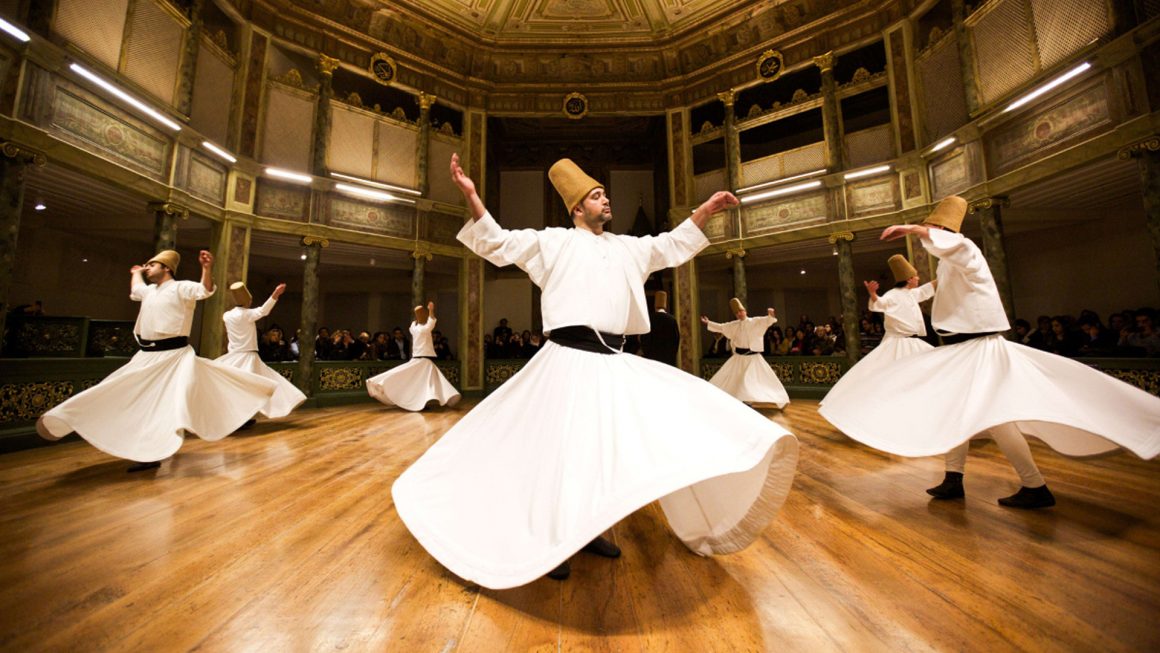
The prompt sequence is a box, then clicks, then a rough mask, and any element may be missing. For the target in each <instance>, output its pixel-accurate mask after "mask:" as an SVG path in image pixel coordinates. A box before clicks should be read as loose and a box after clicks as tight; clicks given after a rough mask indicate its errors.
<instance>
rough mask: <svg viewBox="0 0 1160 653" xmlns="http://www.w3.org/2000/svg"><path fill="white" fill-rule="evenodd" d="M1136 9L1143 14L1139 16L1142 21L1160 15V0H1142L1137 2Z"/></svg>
mask: <svg viewBox="0 0 1160 653" xmlns="http://www.w3.org/2000/svg"><path fill="white" fill-rule="evenodd" d="M1136 11H1137V12H1139V13H1140V14H1141V15H1139V16H1137V18H1138V19H1140V22H1141V23H1142V22H1144V21H1146V20H1148V19H1150V18H1155V17H1157V16H1160V0H1140V1H1139V2H1137V3H1136Z"/></svg>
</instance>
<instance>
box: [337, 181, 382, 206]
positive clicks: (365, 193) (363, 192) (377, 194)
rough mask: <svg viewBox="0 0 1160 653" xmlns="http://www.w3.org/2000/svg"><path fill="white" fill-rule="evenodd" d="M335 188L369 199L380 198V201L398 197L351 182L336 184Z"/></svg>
mask: <svg viewBox="0 0 1160 653" xmlns="http://www.w3.org/2000/svg"><path fill="white" fill-rule="evenodd" d="M334 187H335V189H337V190H339V191H340V192H343V193H346V194H348V195H355V196H358V197H365V198H366V199H369V200H378V201H380V202H390V201H391V200H393V199H397V198H396V197H395V196H394V195H391V194H390V193H384V192H383V191H381V190H371V189H369V188H359V187H358V186H351V185H350V184H335V185H334Z"/></svg>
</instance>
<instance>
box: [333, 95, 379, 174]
mask: <svg viewBox="0 0 1160 653" xmlns="http://www.w3.org/2000/svg"><path fill="white" fill-rule="evenodd" d="M374 149H375V119H374V118H371V117H370V116H368V115H366V114H363V113H358V112H356V111H352V110H351V109H348V108H346V107H345V106H344V105H342V104H340V103H338V102H331V103H330V140H329V141H328V142H327V145H326V165H327V168H329V169H330V170H333V171H335V172H343V173H346V174H348V175H354V176H356V177H362V178H364V179H369V178H370V177H371V175H372V174H373V172H374V170H373V168H374Z"/></svg>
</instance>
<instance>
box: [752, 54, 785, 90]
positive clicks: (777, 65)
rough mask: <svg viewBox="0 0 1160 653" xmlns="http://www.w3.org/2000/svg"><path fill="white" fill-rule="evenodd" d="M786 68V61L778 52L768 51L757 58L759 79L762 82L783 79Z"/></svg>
mask: <svg viewBox="0 0 1160 653" xmlns="http://www.w3.org/2000/svg"><path fill="white" fill-rule="evenodd" d="M784 68H785V59H783V58H782V56H781V52H779V51H777V50H766V51H765V52H762V53H761V56H760V57H758V58H757V77H758V78H759V79H761V80H762V81H766V82H772V81H773V80H775V79H777V78H778V77H781V71H782V70H783V69H784Z"/></svg>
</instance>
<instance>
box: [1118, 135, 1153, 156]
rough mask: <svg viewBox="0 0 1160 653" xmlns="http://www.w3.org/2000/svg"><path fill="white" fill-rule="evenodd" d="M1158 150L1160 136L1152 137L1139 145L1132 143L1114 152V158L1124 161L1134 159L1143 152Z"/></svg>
mask: <svg viewBox="0 0 1160 653" xmlns="http://www.w3.org/2000/svg"><path fill="white" fill-rule="evenodd" d="M1158 150H1160V136H1155V135H1153V136H1149V137H1148V138H1146V139H1144V140H1142V141H1140V142H1139V143H1133V144H1131V145H1129V146H1127V147H1122V148H1120V150H1119V151H1118V152H1116V158H1118V159H1120V160H1122V161H1126V160H1128V159H1134V158H1136V157H1138V156H1140V155H1141V154H1143V153H1144V152H1156V151H1158Z"/></svg>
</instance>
